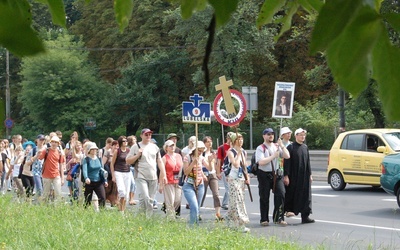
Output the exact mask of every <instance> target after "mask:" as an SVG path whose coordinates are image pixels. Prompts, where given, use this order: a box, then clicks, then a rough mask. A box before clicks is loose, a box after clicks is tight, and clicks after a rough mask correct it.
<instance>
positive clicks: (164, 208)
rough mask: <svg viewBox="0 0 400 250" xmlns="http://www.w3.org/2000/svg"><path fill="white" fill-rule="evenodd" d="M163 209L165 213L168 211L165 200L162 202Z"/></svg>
mask: <svg viewBox="0 0 400 250" xmlns="http://www.w3.org/2000/svg"><path fill="white" fill-rule="evenodd" d="M161 211H163V212H164V213H165V214H166V213H167V208H166V207H165V202H164V203H163V204H162V207H161Z"/></svg>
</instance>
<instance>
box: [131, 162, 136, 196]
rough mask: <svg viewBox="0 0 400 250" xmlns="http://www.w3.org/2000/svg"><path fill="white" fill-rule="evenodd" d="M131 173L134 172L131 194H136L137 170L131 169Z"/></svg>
mask: <svg viewBox="0 0 400 250" xmlns="http://www.w3.org/2000/svg"><path fill="white" fill-rule="evenodd" d="M131 172H132V182H131V190H130V192H131V193H135V192H136V183H135V178H134V177H135V168H134V167H131Z"/></svg>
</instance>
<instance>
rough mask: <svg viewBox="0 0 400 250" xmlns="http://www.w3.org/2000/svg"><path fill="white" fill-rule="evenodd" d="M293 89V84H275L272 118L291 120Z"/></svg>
mask: <svg viewBox="0 0 400 250" xmlns="http://www.w3.org/2000/svg"><path fill="white" fill-rule="evenodd" d="M294 87H295V83H294V82H275V94H274V103H273V108H272V117H275V118H292V113H293V100H294Z"/></svg>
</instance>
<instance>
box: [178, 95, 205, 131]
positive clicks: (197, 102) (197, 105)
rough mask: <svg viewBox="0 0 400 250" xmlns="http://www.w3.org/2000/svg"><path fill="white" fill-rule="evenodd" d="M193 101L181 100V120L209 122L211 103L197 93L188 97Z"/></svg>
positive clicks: (186, 121)
mask: <svg viewBox="0 0 400 250" xmlns="http://www.w3.org/2000/svg"><path fill="white" fill-rule="evenodd" d="M189 99H190V100H192V101H193V102H182V122H183V123H199V124H211V103H207V102H204V103H202V102H201V101H202V100H204V98H203V97H202V96H200V95H199V94H194V95H193V96H191V97H189Z"/></svg>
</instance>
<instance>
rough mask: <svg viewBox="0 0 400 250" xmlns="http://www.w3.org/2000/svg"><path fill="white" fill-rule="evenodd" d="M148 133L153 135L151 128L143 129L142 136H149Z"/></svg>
mask: <svg viewBox="0 0 400 250" xmlns="http://www.w3.org/2000/svg"><path fill="white" fill-rule="evenodd" d="M147 133H153V131H151V130H150V129H149V128H144V129H142V132H141V133H140V134H147Z"/></svg>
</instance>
